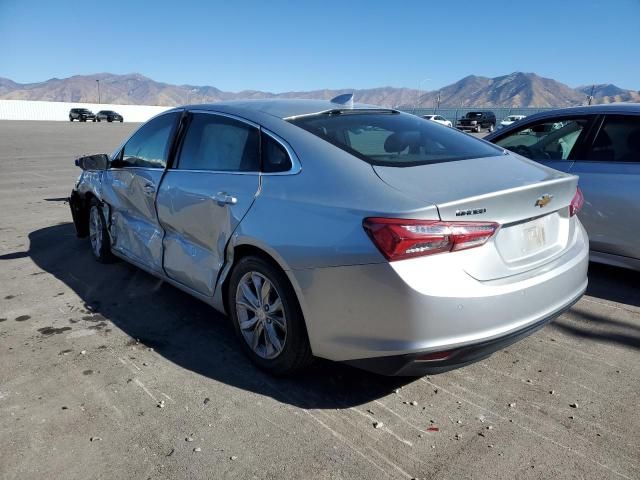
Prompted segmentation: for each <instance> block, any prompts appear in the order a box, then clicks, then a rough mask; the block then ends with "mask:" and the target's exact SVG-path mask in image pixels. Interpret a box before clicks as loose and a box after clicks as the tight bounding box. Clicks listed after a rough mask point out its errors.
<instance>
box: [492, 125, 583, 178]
mask: <svg viewBox="0 0 640 480" xmlns="http://www.w3.org/2000/svg"><path fill="white" fill-rule="evenodd" d="M593 119H594V116H568V117H554V118H551V119H545V120H539V121H536V122H530V123H527V124H524V125H522V126H521V127H520V128H518V129H517V130H514V131H511V132H509V133H507V134H505V135H504V136H499V137H498V138H497V139H496V140H493V143H495V144H496V145H500V146H501V147H503V148H506V149H508V150H511V151H512V152H515V153H517V154H519V155H522V156H524V157H527V158H530V159H531V160H535V161H536V162H540V163H542V164H544V165H546V166H548V167H551V168H555V169H556V170H560V171H563V172H568V171H569V169H570V168H571V164H572V163H573V159H574V156H575V154H576V151H577V150H578V148H577V147H578V146H579V145H580V142H581V140H582V138H584V137H585V136H586V134H587V132H588V130H589V128H588V127H589V125H590V124H591V122H592V121H593Z"/></svg>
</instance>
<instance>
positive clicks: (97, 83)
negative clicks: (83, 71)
mask: <svg viewBox="0 0 640 480" xmlns="http://www.w3.org/2000/svg"><path fill="white" fill-rule="evenodd" d="M96 85H98V103H100V80H98V79H97V78H96Z"/></svg>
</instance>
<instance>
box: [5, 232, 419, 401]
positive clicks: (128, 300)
mask: <svg viewBox="0 0 640 480" xmlns="http://www.w3.org/2000/svg"><path fill="white" fill-rule="evenodd" d="M29 240H30V246H29V250H28V251H27V252H16V253H10V254H7V255H3V256H0V261H2V260H9V259H13V258H21V257H26V256H28V257H31V259H32V260H33V261H34V263H35V264H36V265H37V266H38V267H40V268H41V269H42V270H43V271H44V272H48V273H50V274H52V275H53V276H55V277H56V278H57V279H59V280H60V281H62V282H63V283H65V284H66V285H67V286H69V287H70V288H71V289H72V290H73V291H74V292H75V293H76V294H77V295H78V296H79V297H80V298H81V299H82V300H83V301H84V312H81V313H80V315H81V318H69V319H68V321H69V322H70V325H69V326H70V327H71V328H72V329H73V328H75V324H76V323H77V322H79V321H80V320H85V321H87V322H94V323H93V326H92V327H89V328H102V330H103V331H105V332H108V329H109V328H110V325H109V322H111V323H112V324H113V325H115V326H116V327H118V328H120V329H121V330H122V331H124V332H125V333H126V334H127V335H128V336H129V337H130V338H129V339H128V340H127V342H126V343H127V344H129V345H133V344H136V343H140V344H144V345H146V346H148V347H150V348H153V349H154V351H155V352H157V353H158V354H159V355H162V356H163V357H165V358H166V359H168V360H170V361H171V362H173V363H175V364H176V365H179V366H181V367H183V368H186V369H188V370H191V371H193V372H196V373H198V374H200V375H204V376H207V377H209V378H212V379H214V380H216V381H219V382H224V383H226V384H228V385H232V386H234V387H236V388H242V389H245V390H248V391H253V392H256V393H260V394H262V395H267V396H270V397H273V398H275V399H277V400H278V401H281V402H284V403H288V404H293V405H296V406H298V407H301V408H348V407H351V406H355V405H361V404H363V403H367V402H370V401H372V400H375V399H377V398H380V397H383V396H385V395H387V394H389V393H391V392H392V391H393V390H394V389H396V388H399V387H400V386H402V385H404V384H406V383H408V382H411V381H413V378H410V377H409V378H407V377H405V378H402V377H383V376H379V375H375V374H371V373H368V372H364V371H362V370H358V369H355V368H352V367H349V366H347V365H343V364H339V363H334V362H329V361H322V360H318V361H317V362H316V364H314V366H312V367H311V368H310V369H308V370H306V371H305V372H303V373H301V374H299V375H297V376H294V377H290V378H277V377H273V376H270V375H268V374H265V373H263V372H262V371H260V370H258V369H257V368H256V367H255V366H254V365H253V364H252V363H251V362H250V361H249V360H248V359H247V358H246V357H245V356H244V354H243V353H242V352H241V350H240V346H239V345H238V343H237V339H236V337H235V334H234V331H233V328H232V326H231V325H230V322H229V320H228V319H227V317H225V316H224V315H221V314H219V313H217V312H216V311H215V310H214V309H213V308H211V307H209V306H208V305H206V304H204V303H202V302H200V301H199V300H196V299H194V298H193V297H191V296H189V295H187V294H186V293H183V292H181V291H180V290H178V289H177V288H174V287H172V286H171V285H168V284H167V283H165V282H163V281H161V280H158V279H157V278H155V277H153V276H151V275H149V274H147V273H145V272H143V271H142V270H140V269H138V268H136V267H133V266H132V265H129V264H128V263H127V262H123V261H121V262H116V263H114V264H109V265H101V264H99V263H97V262H96V261H95V260H94V259H93V256H92V254H91V251H90V249H89V244H88V242H87V241H86V240H82V239H78V238H77V237H76V236H75V229H74V227H73V224H72V223H64V224H59V225H55V226H50V227H46V228H42V229H40V230H36V231H33V232H31V233H30V234H29ZM39 273H41V272H36V273H34V274H33V275H37V274H39ZM76 315H77V314H76Z"/></svg>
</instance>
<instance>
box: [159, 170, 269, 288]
mask: <svg viewBox="0 0 640 480" xmlns="http://www.w3.org/2000/svg"><path fill="white" fill-rule="evenodd" d="M259 184H260V176H259V174H257V173H256V174H244V175H234V174H231V173H217V172H202V171H198V172H196V171H188V170H169V171H167V173H166V175H165V177H164V179H163V181H162V186H161V188H160V192H159V193H158V199H157V206H158V218H159V220H160V224H161V226H162V228H163V229H164V231H165V236H164V240H163V244H164V270H165V272H166V274H167V275H168V276H169V277H171V278H173V279H174V280H177V281H178V282H180V283H182V284H184V285H186V286H188V287H190V288H193V289H194V290H196V291H198V292H199V293H202V294H205V295H210V296H211V295H213V293H214V290H215V284H216V280H217V277H218V272H219V271H220V269H221V268H222V265H223V263H224V260H225V249H226V245H227V243H228V241H229V239H230V238H231V235H232V234H233V231H234V230H235V229H236V227H237V226H238V224H239V223H240V221H241V220H242V218H243V217H244V216H245V214H246V213H247V211H248V210H249V207H250V206H251V204H252V203H253V200H254V198H255V195H256V193H257V191H258V188H259ZM220 194H224V195H226V196H227V197H229V198H227V200H228V201H229V203H226V202H224V201H221V199H222V198H223V197H224V195H220Z"/></svg>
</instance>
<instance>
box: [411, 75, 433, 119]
mask: <svg viewBox="0 0 640 480" xmlns="http://www.w3.org/2000/svg"><path fill="white" fill-rule="evenodd" d="M429 80H431V79H430V78H425V79H424V80H420V81H419V82H418V90H417V91H416V103H415V105H414V106H413V112H412V113H414V114H415V113H416V109H417V108H418V104H419V103H420V97H421V96H422V95H420V92H421V91H422V84H423V83H426V82H428V81H429Z"/></svg>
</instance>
